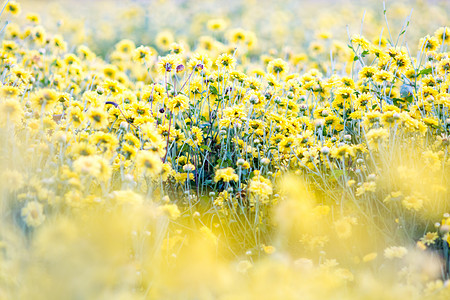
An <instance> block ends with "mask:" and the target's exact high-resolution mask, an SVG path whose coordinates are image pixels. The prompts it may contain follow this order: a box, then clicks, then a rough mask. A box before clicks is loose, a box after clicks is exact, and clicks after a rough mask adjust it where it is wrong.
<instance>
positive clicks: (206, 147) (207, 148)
mask: <svg viewBox="0 0 450 300" xmlns="http://www.w3.org/2000/svg"><path fill="white" fill-rule="evenodd" d="M200 149H203V150H206V151H209V152H212V150H211V148H209V147H208V146H206V145H201V146H200Z"/></svg>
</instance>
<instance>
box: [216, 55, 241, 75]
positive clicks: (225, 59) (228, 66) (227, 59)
mask: <svg viewBox="0 0 450 300" xmlns="http://www.w3.org/2000/svg"><path fill="white" fill-rule="evenodd" d="M235 64H236V59H235V58H234V57H233V56H232V55H230V54H228V53H223V54H221V55H220V56H219V57H218V58H217V60H216V65H217V66H218V67H219V68H220V69H224V70H227V71H230V70H232V69H234V66H235Z"/></svg>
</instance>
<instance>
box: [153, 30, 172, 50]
mask: <svg viewBox="0 0 450 300" xmlns="http://www.w3.org/2000/svg"><path fill="white" fill-rule="evenodd" d="M155 42H156V46H158V48H161V49H163V50H165V51H167V50H169V48H170V45H171V44H172V43H173V42H174V38H173V35H172V33H171V32H170V31H162V32H160V33H158V35H157V36H156V41H155Z"/></svg>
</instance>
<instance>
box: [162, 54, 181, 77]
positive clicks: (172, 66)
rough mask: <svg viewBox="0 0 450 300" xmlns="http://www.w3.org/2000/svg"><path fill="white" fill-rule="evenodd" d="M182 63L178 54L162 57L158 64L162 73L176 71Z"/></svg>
mask: <svg viewBox="0 0 450 300" xmlns="http://www.w3.org/2000/svg"><path fill="white" fill-rule="evenodd" d="M180 63H181V60H180V57H179V56H178V55H176V54H169V55H166V56H164V57H161V58H160V60H159V62H158V66H157V68H158V72H159V74H161V75H165V74H171V73H174V72H175V71H176V69H177V67H178V65H179V64H180Z"/></svg>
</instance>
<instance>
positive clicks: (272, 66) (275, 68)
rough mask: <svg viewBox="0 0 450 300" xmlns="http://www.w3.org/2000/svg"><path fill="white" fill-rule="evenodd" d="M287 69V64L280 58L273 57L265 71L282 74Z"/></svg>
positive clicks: (276, 74) (277, 74)
mask: <svg viewBox="0 0 450 300" xmlns="http://www.w3.org/2000/svg"><path fill="white" fill-rule="evenodd" d="M287 71H288V64H287V62H285V61H284V60H282V59H281V58H277V59H274V60H272V61H270V62H269V65H268V66H267V72H268V73H270V74H273V75H275V76H283V75H284V74H286V73H287Z"/></svg>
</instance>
